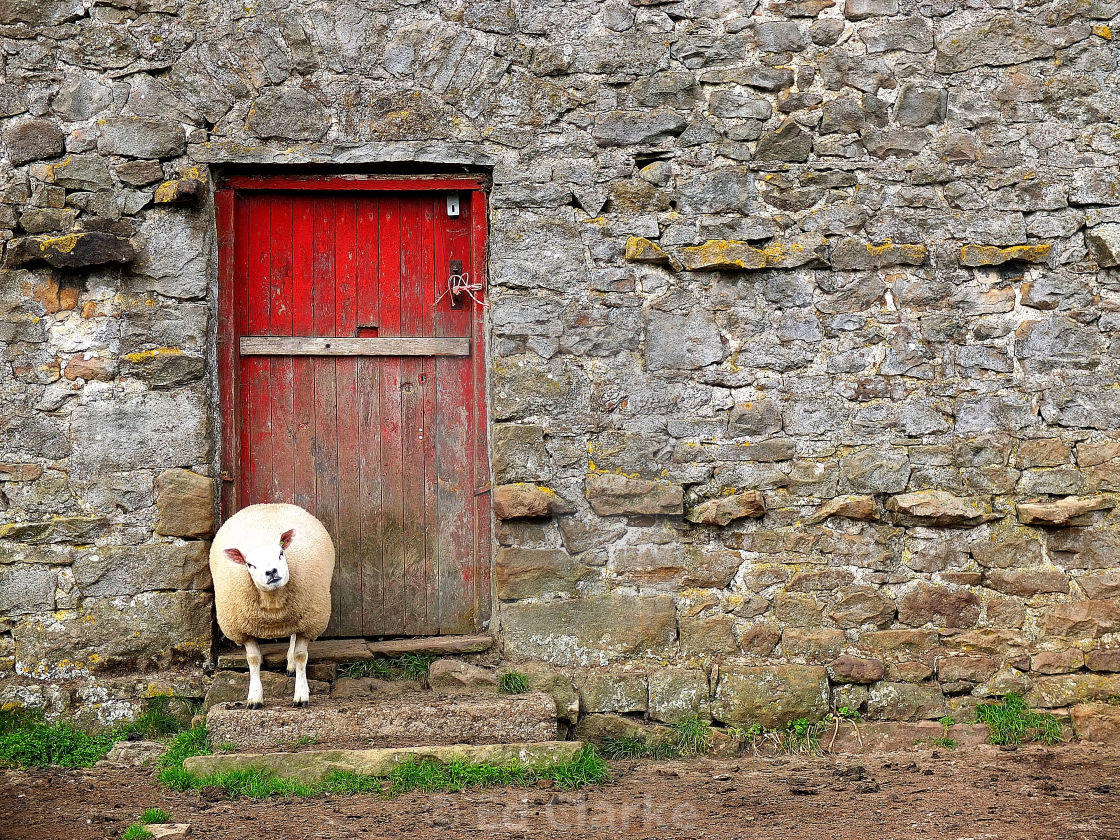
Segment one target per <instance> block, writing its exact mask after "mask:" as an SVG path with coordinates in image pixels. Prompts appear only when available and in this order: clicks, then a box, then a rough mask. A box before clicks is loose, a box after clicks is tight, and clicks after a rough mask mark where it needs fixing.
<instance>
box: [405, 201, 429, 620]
mask: <svg viewBox="0 0 1120 840" xmlns="http://www.w3.org/2000/svg"><path fill="white" fill-rule="evenodd" d="M423 252H424V231H423V209H422V206H421V199H420V197H419V196H417V195H410V196H408V197H406V198H403V199H402V200H401V262H402V273H401V335H408V336H415V335H418V334H420V332H421V329H422V315H421V311H420V310H421V306H422V292H421V288H422V283H423V256H422V255H423ZM421 365H422V362H421V360H420V359H417V358H416V357H410V358H404V359H401V441H402V446H403V454H404V458H403V495H404V510H405V511H406V516H405V517H404V546H403V549H404V593H403V595H404V598H403V608H404V615H403V620H404V624H405V626H406V627H409V628H412V627H415V626H417V625H419V624H421V623H423V622H424V620H425V619H426V615H425V604H424V586H425V581H424V578H423V574H424V486H423V485H424V448H423V440H422V438H421V435H422V434H423V423H424V411H423V399H422V397H421V394H420V387H421V385H422V383H421V382H420V371H421Z"/></svg>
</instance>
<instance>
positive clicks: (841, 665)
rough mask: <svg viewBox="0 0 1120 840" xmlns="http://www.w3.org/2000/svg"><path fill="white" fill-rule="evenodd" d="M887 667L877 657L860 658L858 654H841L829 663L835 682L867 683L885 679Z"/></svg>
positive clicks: (829, 671)
mask: <svg viewBox="0 0 1120 840" xmlns="http://www.w3.org/2000/svg"><path fill="white" fill-rule="evenodd" d="M885 672H886V668H885V666H884V665H883V663H882V662H880V661H879V660H877V659H860V658H859V657H856V656H848V655H844V656H840V657H837V658H836V659H834V660H833V661H832V662H830V663H829V665H828V675H829V677H830V678H831V679H832V681H833V682H839V683H858V684H862V685H867V684H870V683H875V682H878V681H879V680H881V679H883V674H884V673H885Z"/></svg>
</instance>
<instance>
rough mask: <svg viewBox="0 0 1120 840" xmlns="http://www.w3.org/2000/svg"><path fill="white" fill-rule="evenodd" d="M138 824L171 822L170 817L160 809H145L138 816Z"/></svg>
mask: <svg viewBox="0 0 1120 840" xmlns="http://www.w3.org/2000/svg"><path fill="white" fill-rule="evenodd" d="M140 822H141V823H143V824H144V825H151V824H152V823H169V822H171V815H170V814H169V813H167V812H166V811H165V810H163V809H162V808H146V809H145V810H144V813H143V814H141V815H140Z"/></svg>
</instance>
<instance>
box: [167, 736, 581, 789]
mask: <svg viewBox="0 0 1120 840" xmlns="http://www.w3.org/2000/svg"><path fill="white" fill-rule="evenodd" d="M581 749H583V743H582V742H581V741H537V742H533V743H524V744H454V745H448V746H417V747H389V748H383V749H369V750H305V751H303V752H278V753H237V754H233V753H225V754H223V753H218V754H215V755H196V756H192V757H191V758H188V759H187V760H186V761H185V762H184V763H183V767H184V768H185V769H186V770H187V771H189V772H191V773H196V774H198V775H210V774H211V773H222V772H228V771H232V770H269V771H271V772H272V773H275V774H276V775H277V776H280V777H281V778H284V779H294V780H296V781H299V782H303V783H305V784H312V783H314V782H318V781H321V780H322V779H324V778H325V777H326V776H327V775H329V774H330V773H332V772H334V771H336V770H342V771H348V772H351V773H362V774H366V775H371V776H384V775H386V774H388V773H390V772H392V770H393V769H394V768H396V767H397V766H399V765H401V764H403V763H405V762H407V761H409V760H412V761H422V760H424V759H428V758H430V759H433V760H435V761H438V762H440V763H441V764H446V763H448V762H451V761H467V762H471V763H474V764H494V765H503V764H508V763H510V762H511V761H515V760H516V761H520V762H521V763H522V764H532V765H537V766H547V765H550V764H558V763H561V762H566V761H571V760H572V759H574V758H575V757H576V756H577V755H579V751H580V750H581Z"/></svg>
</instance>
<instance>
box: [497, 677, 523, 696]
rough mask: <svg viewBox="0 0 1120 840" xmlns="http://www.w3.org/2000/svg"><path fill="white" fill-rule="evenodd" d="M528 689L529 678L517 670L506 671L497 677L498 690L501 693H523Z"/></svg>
mask: <svg viewBox="0 0 1120 840" xmlns="http://www.w3.org/2000/svg"><path fill="white" fill-rule="evenodd" d="M528 690H529V678H528V677H527V676H525V675H524V674H522V673H520V672H518V671H506V672H505V673H504V674H502V675H501V676H500V677H498V691H500V692H501V693H502V694H524V693H525V692H526V691H528Z"/></svg>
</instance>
